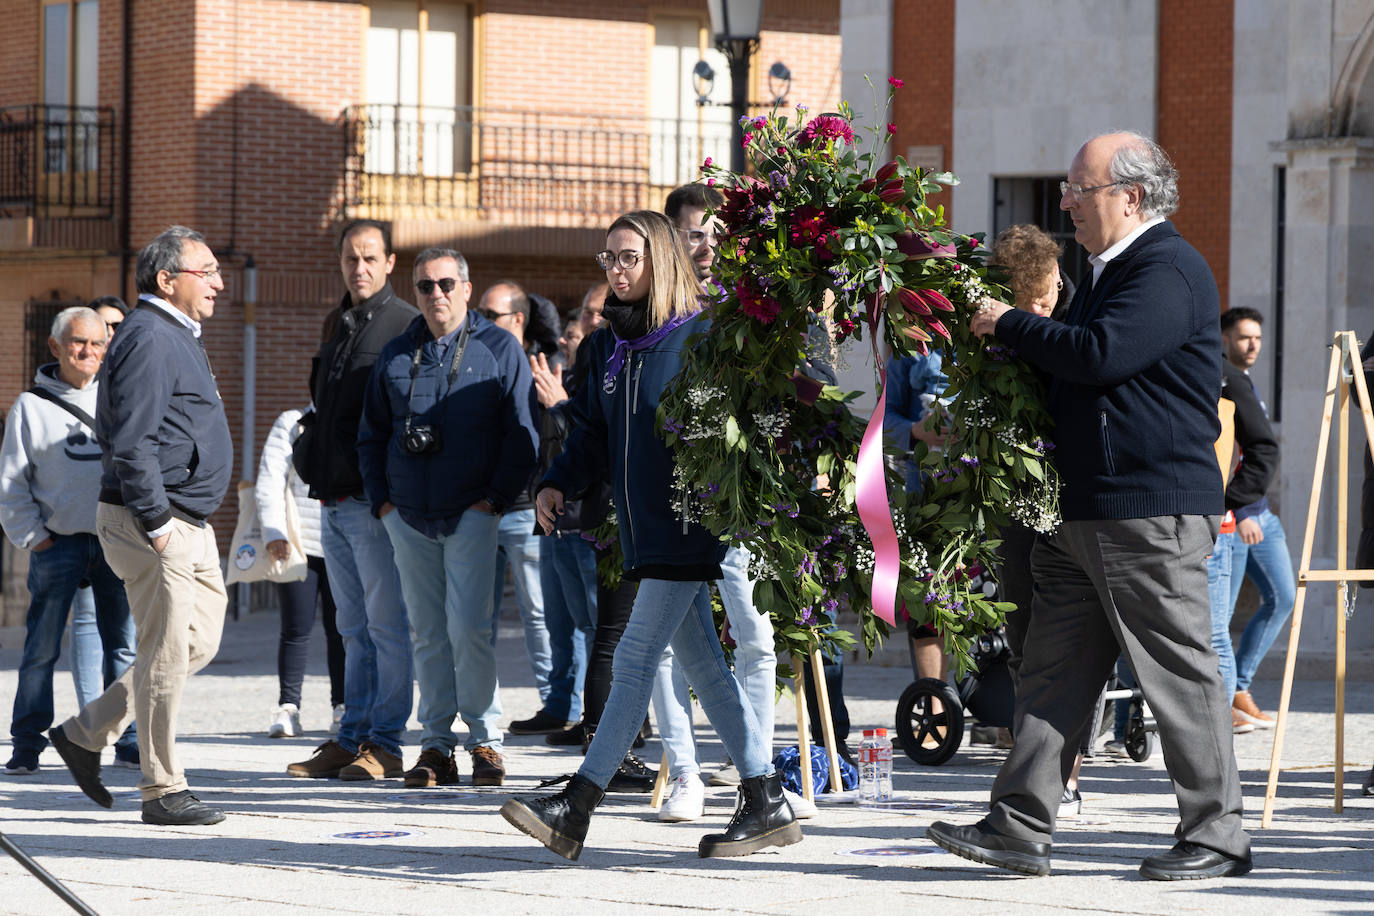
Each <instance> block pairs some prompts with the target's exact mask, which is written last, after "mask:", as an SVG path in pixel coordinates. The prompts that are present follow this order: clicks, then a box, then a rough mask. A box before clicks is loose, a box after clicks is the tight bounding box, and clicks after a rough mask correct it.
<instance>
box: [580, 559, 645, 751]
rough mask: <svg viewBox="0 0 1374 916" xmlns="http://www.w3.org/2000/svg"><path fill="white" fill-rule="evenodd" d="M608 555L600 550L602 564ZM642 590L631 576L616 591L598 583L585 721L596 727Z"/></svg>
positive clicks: (585, 688)
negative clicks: (618, 649)
mask: <svg viewBox="0 0 1374 916" xmlns="http://www.w3.org/2000/svg"><path fill="white" fill-rule="evenodd" d="M604 556H605V551H601V550H598V551H597V552H596V561H597V563H598V564H600V562H601V560H602V558H603V557H604ZM638 591H639V583H638V582H631V581H630V580H628V579H621V580H620V587H619V588H616V589H614V590H612V589H608V588H606V587H605V586H604V585H601V584H599V583H598V585H597V589H596V637H595V638H594V639H593V640H592V647H591V651H590V652H588V653H587V679H586V682H585V683H584V685H583V688H582V724H583V725H584V726H586V727H588V728H596V726H597V723H599V722H600V721H601V711H602V710H603V709H605V708H606V698H607V697H608V696H610V695H611V660H612V659H614V658H615V647H616V646H618V645H619V644H620V636H621V634H622V633H624V632H625V624H626V623H628V622H629V620H630V612H631V611H633V610H634V606H635V594H636V593H637V592H638Z"/></svg>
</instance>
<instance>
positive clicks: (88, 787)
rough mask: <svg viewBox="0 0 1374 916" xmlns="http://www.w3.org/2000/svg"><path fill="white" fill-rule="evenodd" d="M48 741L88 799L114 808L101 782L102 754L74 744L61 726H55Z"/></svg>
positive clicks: (107, 791) (111, 799) (112, 801)
mask: <svg viewBox="0 0 1374 916" xmlns="http://www.w3.org/2000/svg"><path fill="white" fill-rule="evenodd" d="M48 739H49V740H50V741H52V746H53V749H54V750H56V751H57V753H58V756H60V757H61V758H62V762H63V763H65V764H66V765H67V769H69V770H71V773H72V778H73V779H75V780H76V784H77V785H78V786H80V787H81V791H82V792H85V793H86V797H87V798H89V799H90V800H91V801H93V802H95V803H96V804H97V805H99V806H100V807H102V808H113V807H114V799H113V798H112V797H111V796H110V790H109V789H107V788H105V784H104V783H102V782H101V781H100V752H99V751H88V750H86V749H85V748H84V747H78V746H77V745H75V744H73V743H72V742H71V740H70V739H69V738H68V737H67V735H66V733H65V732H64V731H62V726H60V725H54V726H53V727H52V729H51V730H49V732H48Z"/></svg>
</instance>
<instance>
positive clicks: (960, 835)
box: [926, 821, 1050, 875]
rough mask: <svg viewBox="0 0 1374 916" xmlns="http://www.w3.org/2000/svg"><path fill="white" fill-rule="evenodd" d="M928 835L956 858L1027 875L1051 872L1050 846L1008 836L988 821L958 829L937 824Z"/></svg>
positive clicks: (942, 823)
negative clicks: (988, 823) (993, 827)
mask: <svg viewBox="0 0 1374 916" xmlns="http://www.w3.org/2000/svg"><path fill="white" fill-rule="evenodd" d="M926 836H928V837H930V839H931V840H933V841H934V843H935V845H936V846H939V847H941V848H942V849H947V850H949V851H950V852H952V853H954V854H955V855H956V856H963V857H964V858H965V859H972V860H973V861H975V862H982V863H983V864H985V865H996V866H997V867H998V868H1005V869H1007V870H1008V871H1015V872H1020V873H1021V874H1023V875H1048V874H1049V873H1050V844H1049V843H1033V842H1031V841H1030V840H1017V839H1013V838H1012V837H1009V836H1004V835H1003V834H1000V833H998V832H997V831H996V830H993V829H992V828H991V827H989V826H988V825H987V822H986V821H979V822H978V823H976V824H973V825H971V826H968V827H955V826H954V825H953V824H946V823H945V822H944V821H936V822H935V823H933V824H931V825H930V826H929V827H927V828H926Z"/></svg>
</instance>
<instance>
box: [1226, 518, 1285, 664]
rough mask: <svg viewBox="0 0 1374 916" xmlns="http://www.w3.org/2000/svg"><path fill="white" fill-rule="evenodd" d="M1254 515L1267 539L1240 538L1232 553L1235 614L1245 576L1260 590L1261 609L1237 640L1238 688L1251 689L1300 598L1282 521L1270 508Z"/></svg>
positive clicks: (1232, 603) (1256, 612) (1232, 594)
mask: <svg viewBox="0 0 1374 916" xmlns="http://www.w3.org/2000/svg"><path fill="white" fill-rule="evenodd" d="M1254 518H1255V521H1257V522H1259V526H1260V530H1261V531H1263V532H1264V540H1262V541H1260V542H1259V543H1258V544H1247V543H1245V542H1244V541H1242V540H1241V539H1240V538H1239V537H1237V538H1236V544H1235V549H1234V551H1233V552H1232V554H1231V604H1230V607H1231V611H1232V613H1234V612H1235V609H1236V596H1237V595H1239V594H1240V586H1241V583H1242V582H1243V581H1244V580H1245V577H1246V576H1249V577H1250V581H1251V582H1253V583H1255V587H1256V588H1258V589H1259V593H1260V606H1259V609H1258V610H1256V611H1255V616H1253V617H1251V618H1250V622H1249V623H1247V624H1246V625H1245V631H1244V632H1243V633H1241V634H1240V640H1239V641H1238V642H1237V643H1236V689H1237V690H1249V689H1250V682H1251V681H1252V680H1253V679H1254V677H1255V671H1256V670H1257V669H1258V668H1259V666H1260V662H1262V661H1263V660H1264V656H1265V655H1266V654H1267V653H1268V652H1269V648H1270V646H1272V645H1273V644H1274V640H1275V639H1276V638H1277V637H1278V635H1279V633H1280V632H1282V631H1283V626H1284V624H1285V623H1286V622H1287V621H1288V617H1289V615H1291V614H1292V613H1293V602H1294V600H1295V599H1296V598H1297V585H1296V583H1295V582H1294V580H1293V559H1292V557H1290V556H1289V555H1288V538H1287V537H1286V536H1285V535H1284V533H1283V523H1282V522H1280V521H1279V517H1278V516H1277V515H1275V514H1274V513H1272V512H1270V511H1269V510H1268V509H1265V510H1264V511H1263V512H1261V513H1260V514H1259V515H1257V516H1255V517H1254Z"/></svg>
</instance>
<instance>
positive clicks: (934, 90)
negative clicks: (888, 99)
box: [892, 0, 958, 222]
mask: <svg viewBox="0 0 1374 916" xmlns="http://www.w3.org/2000/svg"><path fill="white" fill-rule="evenodd" d="M954 8H955V0H893V4H892V75H893V76H895V77H897V78H898V79H901V80H903V81H904V82H905V83H906V85H905V86H904V87H903V88H902V89H899V90H897V95H896V98H895V100H894V101H893V114H894V117H893V120H894V121H896V122H897V134H896V136H895V137H893V144H892V148H893V150H894V151H896V152H897V153H898V154H900V155H906V151H907V149H908V148H909V147H912V146H943V147H944V152H945V155H944V167H945V168H946V169H953V170H954V171H956V172H957V171H958V168H957V165H958V163H957V162H956V161H955V159H954V152H955V151H954V28H955V23H954ZM938 204H944V206H945V214H946V217H947V218H948V219H949V220H950V221H951V222H953V211H952V208H951V207H950V203H949V195H948V194H947V193H943V192H942V193H940V194H937V195H934V196H932V197H931V205H932V206H935V205H938Z"/></svg>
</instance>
